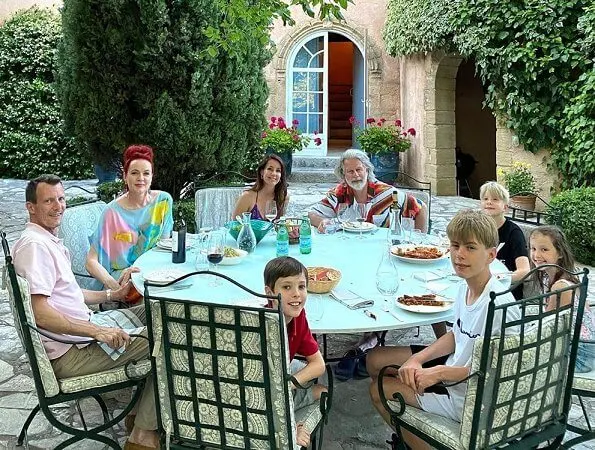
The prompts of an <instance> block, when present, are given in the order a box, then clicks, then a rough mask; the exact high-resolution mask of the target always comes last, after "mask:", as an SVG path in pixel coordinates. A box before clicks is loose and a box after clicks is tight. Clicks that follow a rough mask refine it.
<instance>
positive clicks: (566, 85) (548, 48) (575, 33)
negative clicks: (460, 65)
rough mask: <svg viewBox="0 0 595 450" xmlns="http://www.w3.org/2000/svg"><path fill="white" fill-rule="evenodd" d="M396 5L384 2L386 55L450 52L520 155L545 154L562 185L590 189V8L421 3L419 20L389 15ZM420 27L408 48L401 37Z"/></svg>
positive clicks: (593, 170)
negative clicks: (476, 79)
mask: <svg viewBox="0 0 595 450" xmlns="http://www.w3.org/2000/svg"><path fill="white" fill-rule="evenodd" d="M399 2H400V0H392V2H391V6H390V8H391V11H390V14H389V21H388V22H387V26H386V30H390V34H389V33H388V32H387V31H386V30H385V39H386V40H387V47H388V48H389V49H390V50H391V52H392V54H393V55H406V54H412V53H416V52H418V51H420V50H421V51H432V50H437V49H439V48H441V49H446V50H451V49H453V48H454V49H456V51H458V52H459V53H460V54H462V55H463V56H465V57H469V58H473V59H474V61H475V63H476V66H477V71H478V74H479V75H480V77H481V79H482V81H483V82H484V84H485V85H486V87H487V94H486V103H487V105H488V106H490V108H492V109H493V110H495V111H496V112H498V113H499V114H500V115H501V116H502V117H504V118H505V119H506V120H507V126H508V127H509V128H512V129H514V131H515V133H516V134H517V135H518V137H519V140H520V141H521V142H522V143H523V144H524V146H525V148H526V149H527V150H529V151H533V152H535V151H537V150H539V149H540V148H549V149H551V150H552V162H553V163H554V165H555V166H556V167H557V168H558V169H559V170H560V172H561V174H562V175H563V177H564V180H563V185H565V186H580V185H587V184H593V183H595V159H594V155H595V140H594V138H593V136H594V134H595V114H594V111H595V108H594V100H593V91H594V90H595V76H594V75H593V67H594V59H593V55H594V51H593V50H594V42H595V26H594V23H595V18H594V17H595V12H594V6H593V4H592V2H591V1H587V0H554V1H551V0H527V1H525V2H521V3H519V2H516V1H513V0H505V1H503V2H499V3H498V7H497V8H495V7H494V2H493V1H491V0H460V1H458V2H451V3H449V4H442V3H441V2H439V3H434V5H433V7H431V8H427V9H425V7H424V5H426V3H427V0H416V1H414V2H413V4H412V5H411V7H410V10H412V11H419V12H420V14H419V15H418V14H413V13H409V12H403V11H400V12H398V13H395V12H394V11H393V8H394V7H395V6H396V5H397V4H398V3H399ZM399 7H400V8H401V9H402V5H399ZM436 8H439V9H440V10H441V12H440V11H436ZM395 14H396V16H395ZM411 14H413V17H410V15H411ZM395 17H398V19H399V20H400V21H399V20H397V19H396V18H395ZM437 17H443V18H447V20H437ZM421 24H426V25H425V26H426V27H427V28H428V29H427V30H426V32H425V33H420V34H419V35H417V36H414V37H412V38H411V40H410V42H408V41H407V39H408V35H407V33H408V31H409V30H411V29H415V28H414V27H418V26H421Z"/></svg>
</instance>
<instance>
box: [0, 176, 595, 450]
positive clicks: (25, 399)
mask: <svg viewBox="0 0 595 450" xmlns="http://www.w3.org/2000/svg"><path fill="white" fill-rule="evenodd" d="M95 183H96V180H85V181H76V182H65V186H66V187H69V186H72V185H78V186H83V187H85V188H86V189H90V190H93V189H94V188H95ZM25 184H26V182H25V181H22V180H0V229H1V230H4V231H5V232H6V233H7V236H8V239H9V242H10V243H13V242H14V241H15V240H16V239H17V238H18V236H19V234H20V232H21V231H22V229H23V227H24V224H25V222H26V217H27V215H26V211H25V208H24V197H25V195H24V188H25ZM330 186H331V185H330V184H316V183H309V184H303V183H293V184H292V185H291V186H290V194H291V201H292V203H293V205H292V210H293V211H298V210H302V209H305V208H306V207H308V206H309V205H311V204H312V203H314V202H316V201H317V200H319V199H320V198H321V197H322V195H323V193H324V192H326V190H327V189H328V188H329V187H330ZM66 192H67V196H68V197H73V196H78V195H86V194H84V193H83V192H82V191H78V190H76V189H67V191H66ZM473 207H477V201H475V200H472V199H467V198H460V197H434V198H433V200H432V220H433V230H434V231H438V230H444V229H445V228H446V223H447V222H448V220H449V219H450V218H451V217H452V216H453V215H454V214H455V213H456V211H458V210H459V209H461V208H473ZM3 264H4V261H3V258H2V260H1V261H0V267H2V266H3ZM591 273H592V274H593V273H594V272H593V271H592V272H591ZM592 281H593V282H592V283H590V289H589V297H590V298H591V299H595V279H592ZM416 333H417V330H402V331H395V332H391V333H389V336H388V337H387V341H388V342H389V343H391V344H392V343H395V342H399V343H401V344H407V343H413V342H415V343H420V341H421V342H423V343H429V342H431V341H432V336H433V335H432V331H431V328H430V327H422V329H421V333H420V334H421V335H420V336H416ZM358 337H359V336H354V335H343V336H339V337H337V339H336V341H335V342H334V343H333V344H332V347H331V352H332V351H333V350H338V349H344V348H345V347H348V346H350V345H353V344H354V343H355V342H356V341H357V339H358ZM339 351H340V350H339ZM368 385H369V380H351V381H347V382H343V383H339V382H337V383H336V385H335V394H334V403H333V409H332V411H331V414H330V418H329V424H328V426H327V427H326V428H325V438H324V445H323V448H324V449H325V450H375V449H386V448H388V445H387V444H386V443H385V440H386V439H387V438H389V436H390V433H391V431H390V429H389V427H388V426H387V425H386V424H384V422H383V421H382V420H381V419H380V417H379V416H378V414H377V413H376V412H375V411H374V409H373V408H372V406H371V404H370V401H369V399H368V393H367V392H368ZM126 395H127V393H123V394H122V395H121V396H126ZM121 396H120V397H121ZM122 398H123V397H122ZM35 404H36V394H35V390H34V387H33V381H32V378H31V376H30V368H29V365H28V362H27V358H26V356H25V354H24V350H23V348H22V346H21V344H20V342H19V340H18V337H17V334H16V331H15V329H14V322H13V319H12V314H11V312H10V310H9V306H8V301H7V293H6V290H3V289H0V417H1V419H0V449H3V448H7V449H8V448H10V449H12V448H14V446H15V443H16V435H17V434H18V432H19V431H20V428H21V426H22V424H23V423H24V421H25V418H26V417H27V415H28V414H29V411H30V410H31V409H32V408H33V407H34V406H35ZM108 405H109V406H111V407H113V408H115V409H117V408H118V407H120V406H121V401H120V400H119V396H117V395H116V396H111V397H110V398H109V399H108ZM586 405H587V408H588V411H589V415H590V417H591V418H592V421H593V420H595V401H593V400H590V399H587V401H586ZM93 406H94V405H92V403H83V404H82V409H83V411H89V412H90V414H91V423H94V420H95V421H97V420H99V415H98V413H97V411H94V410H93V409H92V407H93ZM57 410H58V412H59V415H60V417H62V418H63V419H64V420H65V421H67V422H70V423H77V422H78V420H79V419H78V416H77V414H76V411H75V408H74V406H73V405H67V404H64V405H59V406H58V407H57ZM85 417H87V416H85ZM570 417H571V421H572V422H576V423H582V422H583V419H582V413H581V411H580V408H579V407H578V406H576V405H574V406H573V408H572V410H571V413H570ZM114 432H115V433H116V435H117V437H118V439H119V441H120V443H123V442H124V440H125V432H124V430H123V427H120V428H119V429H117V430H114ZM64 439H65V437H64V435H62V434H61V433H60V432H59V431H57V430H56V429H54V428H53V427H52V426H51V425H50V424H49V423H48V422H47V420H46V419H45V418H44V417H43V415H41V414H39V415H38V416H37V418H36V419H35V420H34V421H33V423H32V425H31V427H30V428H29V448H31V449H50V448H54V447H55V446H56V445H57V444H58V443H59V442H61V441H63V440H64ZM77 448H80V449H89V450H92V449H101V448H104V447H102V446H101V444H98V443H95V442H82V443H78V444H77ZM574 448H576V449H581V450H586V449H590V450H595V443H594V442H591V443H586V444H583V445H579V446H576V447H574Z"/></svg>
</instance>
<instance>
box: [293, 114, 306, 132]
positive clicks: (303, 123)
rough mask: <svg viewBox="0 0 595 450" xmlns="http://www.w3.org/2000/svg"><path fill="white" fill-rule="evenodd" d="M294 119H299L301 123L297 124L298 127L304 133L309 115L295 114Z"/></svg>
mask: <svg viewBox="0 0 595 450" xmlns="http://www.w3.org/2000/svg"><path fill="white" fill-rule="evenodd" d="M293 118H294V119H297V120H298V122H299V124H298V125H297V127H296V128H297V129H298V130H300V131H301V132H302V133H305V132H306V125H307V123H308V122H307V118H308V116H307V115H306V114H294V115H293Z"/></svg>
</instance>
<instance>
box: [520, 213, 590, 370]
mask: <svg viewBox="0 0 595 450" xmlns="http://www.w3.org/2000/svg"><path fill="white" fill-rule="evenodd" d="M529 243H530V247H531V264H532V265H533V266H536V267H539V266H541V265H543V264H557V265H558V266H560V267H562V268H564V269H566V270H568V271H571V272H572V271H575V261H574V257H573V256H572V251H571V250H570V245H568V241H567V240H566V237H565V236H564V233H563V232H562V230H560V229H559V228H558V227H555V226H551V225H544V226H541V227H537V228H536V229H535V230H533V231H532V232H531V235H530V236H529ZM538 273H541V274H542V275H541V276H539V275H538V279H537V280H536V281H537V283H538V284H539V285H540V287H541V290H542V292H550V291H555V290H557V289H563V288H565V287H566V286H568V285H570V284H573V283H577V282H578V279H576V277H573V276H570V275H568V274H567V273H566V272H563V271H561V270H559V269H556V268H555V267H551V268H548V269H546V270H544V271H540V272H538ZM572 297H573V291H570V290H568V291H566V292H563V293H562V295H561V296H560V305H561V306H562V305H568V304H569V303H570V302H571V301H573V298H572ZM574 301H575V302H577V301H578V297H577V296H574ZM557 302H558V300H557V296H555V295H552V296H551V297H550V298H549V299H548V301H547V305H546V311H550V310H552V309H554V308H556V304H557ZM575 313H576V309H575ZM580 339H581V340H595V316H594V315H593V311H592V310H591V309H590V308H589V305H588V304H587V305H585V312H584V314H583V323H582V325H581V335H580ZM594 368H595V344H591V343H586V342H579V346H578V352H577V355H576V368H575V372H577V373H585V372H590V371H591V370H593V369H594Z"/></svg>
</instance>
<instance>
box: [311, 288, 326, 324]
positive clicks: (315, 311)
mask: <svg viewBox="0 0 595 450" xmlns="http://www.w3.org/2000/svg"><path fill="white" fill-rule="evenodd" d="M307 309H308V311H307V313H308V320H312V321H313V322H318V321H320V320H321V319H322V316H323V314H324V299H323V297H322V296H321V295H318V294H309V295H308V308H307Z"/></svg>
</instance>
